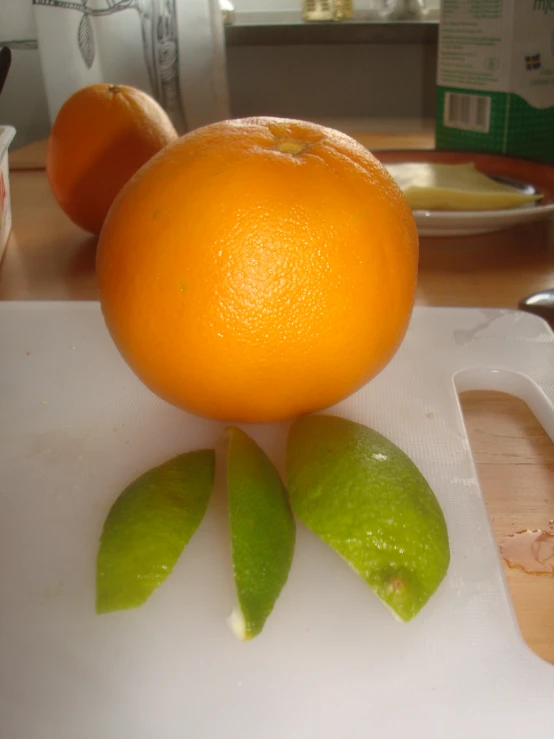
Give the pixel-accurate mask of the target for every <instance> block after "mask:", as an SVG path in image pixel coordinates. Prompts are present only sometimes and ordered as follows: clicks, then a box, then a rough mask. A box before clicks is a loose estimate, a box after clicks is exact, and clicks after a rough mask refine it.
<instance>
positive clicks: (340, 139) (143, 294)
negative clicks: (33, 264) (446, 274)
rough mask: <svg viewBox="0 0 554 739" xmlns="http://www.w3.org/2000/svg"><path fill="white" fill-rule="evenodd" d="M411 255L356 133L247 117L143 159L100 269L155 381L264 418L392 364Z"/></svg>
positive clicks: (304, 405) (413, 263)
mask: <svg viewBox="0 0 554 739" xmlns="http://www.w3.org/2000/svg"><path fill="white" fill-rule="evenodd" d="M417 262H418V237H417V231H416V226H415V223H414V219H413V217H412V213H411V210H410V207H409V206H408V203H407V201H406V199H405V197H404V195H403V194H402V192H401V190H400V188H399V187H398V186H397V185H396V183H395V182H394V180H393V179H392V177H391V176H390V175H389V173H388V172H387V170H386V169H385V168H384V166H383V165H382V164H380V162H378V161H377V159H375V157H373V156H372V154H370V153H369V152H368V151H367V150H366V149H365V148H364V147H363V146H361V144H359V143H357V142H356V141H354V140H353V139H351V138H350V137H348V136H346V135H344V134H342V133H339V132H338V131H334V130H331V129H328V128H324V127H322V126H318V125H315V124H310V123H305V122H302V121H294V120H285V119H278V118H250V119H242V120H231V121H225V122H221V123H215V124H212V125H209V126H205V127H203V128H199V129H196V130H194V131H192V132H191V133H189V134H187V135H186V136H184V137H182V138H181V139H180V140H179V141H177V142H176V143H174V144H171V145H170V146H168V147H167V148H166V149H164V151H162V152H160V154H158V155H157V156H156V157H154V158H153V159H152V160H151V161H150V162H149V163H148V164H147V165H146V166H145V167H143V169H142V170H141V171H140V172H139V173H138V174H137V175H136V176H135V177H134V178H133V179H132V180H131V181H130V182H129V183H128V184H127V185H126V186H125V187H124V188H123V190H122V191H121V193H120V195H119V197H118V198H117V199H116V201H115V203H114V206H113V208H112V209H111V211H110V213H109V215H108V218H107V219H106V223H105V225H104V228H103V230H102V234H101V236H100V240H99V244H98V252H97V274H98V280H99V288H100V298H101V303H102V310H103V314H104V318H105V321H106V324H107V327H108V329H109V331H110V333H111V336H112V337H113V340H114V342H115V344H116V345H117V347H118V348H119V350H120V352H121V353H122V355H123V357H124V358H125V359H126V361H127V362H128V363H129V365H130V366H131V368H132V369H133V370H134V371H135V372H136V374H137V375H138V376H139V377H140V378H141V379H142V381H143V382H144V383H145V384H146V385H147V386H148V387H149V388H150V389H151V390H153V391H154V392H155V393H156V394H158V395H159V396H161V397H162V398H165V399H166V400H167V401H169V402H170V403H173V404H175V405H177V406H179V407H181V408H184V409H186V410H188V411H191V412H193V413H196V414H199V415H202V416H208V417H213V418H218V419H222V420H234V421H251V422H266V421H275V420H280V419H287V418H291V417H294V416H297V415H300V414H304V413H308V412H310V411H314V410H317V409H321V408H325V407H327V406H329V405H332V404H334V403H336V402H337V401H339V400H341V399H342V398H344V397H346V396H347V395H349V394H350V393H352V392H353V391H354V390H356V389H357V388H359V387H360V386H361V385H363V384H364V383H365V382H367V381H368V380H369V379H371V378H372V377H373V376H375V375H376V374H377V373H378V372H379V371H380V370H381V369H382V368H383V367H384V366H385V365H386V364H387V362H388V361H389V360H390V359H391V357H392V356H393V355H394V353H395V352H396V350H397V348H398V346H399V345H400V343H401V341H402V339H403V337H404V333H405V331H406V328H407V325H408V321H409V318H410V315H411V311H412V306H413V301H414V292H415V285H416V277H417Z"/></svg>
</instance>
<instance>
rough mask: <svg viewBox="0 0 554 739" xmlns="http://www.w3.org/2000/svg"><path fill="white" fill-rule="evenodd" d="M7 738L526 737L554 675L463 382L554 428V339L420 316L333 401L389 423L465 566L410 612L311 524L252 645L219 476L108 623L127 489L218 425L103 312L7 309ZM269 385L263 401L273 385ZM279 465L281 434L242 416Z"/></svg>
mask: <svg viewBox="0 0 554 739" xmlns="http://www.w3.org/2000/svg"><path fill="white" fill-rule="evenodd" d="M0 348H1V354H0V405H1V407H0V433H1V439H0V442H1V443H0V480H1V489H0V527H1V531H0V600H1V607H0V737H1V739H189V738H190V739H220V738H223V737H225V739H368V738H369V737H376V738H377V739H388V738H389V737H393V738H396V737H410V738H411V739H445V738H448V739H485V738H486V739H497V737H502V739H512V738H513V739H516V738H517V739H521V737H522V736H525V735H526V733H527V731H528V730H529V727H530V726H531V725H534V726H539V727H541V731H542V730H544V731H546V732H547V733H548V727H549V726H550V727H552V726H554V668H553V667H552V666H551V665H549V664H547V663H546V662H543V661H542V660H540V659H539V658H538V657H536V656H535V655H534V654H533V653H532V652H531V651H530V650H529V649H528V648H527V647H526V646H525V644H524V643H523V641H522V639H521V636H520V634H519V631H518V627H517V624H516V620H515V617H514V613H513V610H512V606H511V601H510V598H509V596H508V593H507V588H506V583H505V581H504V578H503V570H502V565H501V561H500V559H499V555H498V551H497V547H496V544H495V541H494V538H493V534H492V531H491V526H490V522H489V518H488V515H487V511H486V507H485V503H484V500H483V496H482V493H481V490H480V488H479V484H478V481H477V478H476V473H475V468H474V465H473V462H472V457H471V452H470V448H469V444H468V440H467V436H466V433H465V430H464V424H463V420H462V416H461V413H460V408H459V404H458V398H457V394H456V389H458V390H462V389H470V388H487V389H499V390H505V391H508V392H513V393H515V394H518V395H519V396H520V397H522V398H523V399H524V400H526V401H527V403H528V404H529V405H530V407H531V408H532V410H533V411H534V412H535V414H536V415H537V416H538V417H539V420H541V422H542V423H543V425H544V427H545V429H546V431H547V432H548V433H549V434H550V436H551V437H554V409H553V401H554V335H553V334H552V332H551V331H550V330H549V329H548V327H547V325H546V324H545V323H544V322H542V321H541V320H540V319H538V318H536V317H534V316H531V315H529V314H525V313H519V312H512V311H497V310H474V309H432V308H428V309H418V310H416V311H415V314H414V317H413V320H412V324H411V327H410V330H409V332H408V335H407V337H406V340H405V341H404V343H403V345H402V347H401V349H400V351H399V353H398V354H397V356H396V357H395V359H394V360H393V362H392V363H391V364H390V365H389V366H388V367H387V368H386V369H385V371H383V373H382V374H381V375H380V376H379V377H378V378H376V379H375V380H374V381H373V382H371V383H370V384H369V385H367V386H366V387H365V388H363V389H362V390H360V391H359V392H358V393H357V394H356V395H354V396H353V397H351V398H349V399H348V400H346V401H344V402H343V403H341V404H340V405H338V406H337V407H336V408H334V409H333V412H336V413H337V414H340V415H343V416H345V417H347V418H351V419H354V420H356V421H361V422H363V423H366V424H368V425H370V426H373V427H375V428H377V429H378V430H379V431H381V432H383V433H384V434H386V435H387V436H389V437H390V438H391V439H392V440H393V441H395V442H396V443H397V444H399V445H400V446H401V447H402V448H403V449H404V450H405V451H406V452H407V453H408V454H409V455H410V456H411V457H412V459H413V460H414V461H415V462H416V464H417V465H419V467H420V468H421V470H422V471H423V473H424V474H425V475H426V477H427V478H428V480H429V481H430V483H431V485H432V487H433V488H434V490H435V492H436V494H437V496H438V498H439V500H440V503H441V505H442V507H443V509H444V512H445V515H446V520H447V524H448V528H449V532H450V540H451V548H452V563H451V566H450V570H449V572H448V575H447V577H446V579H445V581H444V582H443V584H442V585H441V587H440V589H439V591H438V592H437V593H436V594H435V596H434V597H433V598H432V600H431V601H430V602H429V604H428V605H427V606H426V607H425V608H424V610H423V611H422V612H421V613H420V614H419V616H417V617H416V618H415V619H414V620H413V621H412V622H410V623H409V624H402V623H398V622H397V621H395V620H394V619H393V618H392V617H391V615H390V613H389V612H388V610H387V609H386V608H385V607H383V605H381V604H380V603H379V602H378V600H377V599H376V597H375V596H374V595H373V594H372V592H371V591H370V590H369V589H368V588H367V586H366V585H365V584H364V583H363V582H362V581H361V580H360V579H359V578H358V577H357V576H356V575H355V574H354V573H353V572H351V571H350V569H349V568H348V566H347V565H346V564H345V563H344V562H342V561H341V560H340V559H339V558H338V557H337V556H336V555H335V554H334V553H333V552H332V551H331V550H329V549H327V548H326V547H325V545H323V544H322V543H321V542H319V541H318V540H317V539H316V538H315V537H314V536H313V535H312V534H311V533H309V532H308V531H306V530H305V529H304V528H303V527H302V526H299V527H298V540H297V548H296V554H295V558H294V562H293V566H292V571H291V574H290V578H289V581H288V583H287V585H286V587H285V589H284V591H283V593H282V595H281V597H280V599H279V601H278V603H277V606H276V609H275V611H274V613H273V614H272V616H271V617H270V619H269V621H268V622H267V624H266V628H265V630H264V632H263V633H262V634H261V636H259V637H258V638H256V639H255V640H253V641H252V642H249V643H241V642H239V641H237V639H236V638H235V637H234V636H233V635H232V633H231V632H230V631H229V629H228V627H227V625H226V618H227V616H228V614H229V613H230V611H231V609H232V606H233V604H234V595H233V585H232V577H231V568H230V557H229V549H228V548H229V543H228V540H227V528H226V526H227V524H226V520H225V514H224V503H223V502H222V501H223V497H224V496H223V495H222V489H221V488H222V486H221V484H220V483H218V485H217V486H216V490H215V491H214V495H213V498H212V504H211V506H210V509H209V511H208V514H207V516H206V518H205V520H204V522H203V523H202V525H201V527H200V529H199V531H198V532H197V534H196V535H195V536H194V538H193V540H192V541H191V543H190V545H189V546H188V548H187V549H186V550H185V552H184V555H183V556H182V558H181V559H180V561H179V563H178V566H177V567H176V569H175V571H174V572H173V574H172V575H171V576H170V577H169V578H168V580H167V581H166V582H165V583H164V584H163V585H162V586H161V588H160V589H159V590H158V591H157V592H156V593H155V594H154V595H153V596H152V598H151V599H150V600H149V602H148V603H147V604H146V605H145V606H144V607H142V608H140V609H138V610H135V611H127V612H121V613H114V614H106V615H103V616H97V615H95V612H94V577H95V572H94V568H95V556H96V549H97V541H98V537H99V534H100V532H101V528H102V524H103V521H104V518H105V516H106V514H107V512H108V510H109V508H110V505H111V504H112V502H113V500H114V499H115V497H116V496H117V494H118V493H119V492H120V491H121V490H122V489H123V487H124V486H125V485H126V484H127V483H128V482H129V481H130V480H131V479H133V478H134V477H135V476H137V475H138V474H139V473H141V472H143V471H144V470H146V469H148V468H149V467H151V466H153V465H155V464H158V463H160V462H162V461H164V460H166V459H168V458H170V457H171V456H173V455H175V454H177V453H180V452H183V451H186V450H190V449H193V448H199V447H203V446H206V445H207V446H212V445H213V444H214V442H215V441H216V438H217V437H218V435H219V434H220V432H221V430H222V428H223V426H222V424H219V423H215V422H211V421H206V420H201V419H199V418H196V417H193V416H190V415H188V414H185V413H183V412H181V411H178V410H176V409H174V408H172V407H171V406H169V405H167V404H165V403H164V402H162V401H160V400H158V399H157V398H155V397H154V396H153V395H152V394H150V392H148V391H147V390H146V389H145V388H144V387H143V386H142V385H141V384H140V382H139V381H138V380H137V379H136V378H135V377H134V376H133V374H132V373H131V372H130V370H128V369H127V367H126V366H125V364H124V363H123V361H122V360H121V358H120V357H119V355H118V353H117V351H116V350H115V348H114V347H113V345H112V343H111V340H110V338H109V337H108V334H107V332H106V330H105V327H104V324H103V321H102V318H101V315H100V310H99V307H98V305H97V304H95V303H48V304H45V303H19V304H17V303H12V304H9V303H4V304H1V305H0ZM270 390H271V389H270V388H268V391H269V392H270ZM244 428H246V430H247V431H249V432H250V433H251V434H252V435H253V436H254V437H255V438H256V439H257V440H258V441H259V442H260V443H261V444H262V446H263V447H264V448H265V449H266V451H267V452H268V453H269V454H270V455H271V457H272V458H273V459H274V460H276V461H277V462H278V463H279V464H281V462H282V458H283V451H284V440H285V436H286V431H287V428H288V426H287V424H282V425H279V426H260V427H254V426H250V427H244Z"/></svg>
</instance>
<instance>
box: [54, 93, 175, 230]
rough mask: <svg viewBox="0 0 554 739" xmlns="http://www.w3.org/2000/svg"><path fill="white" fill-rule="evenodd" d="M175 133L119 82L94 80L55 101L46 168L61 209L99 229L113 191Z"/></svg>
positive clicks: (151, 104)
mask: <svg viewBox="0 0 554 739" xmlns="http://www.w3.org/2000/svg"><path fill="white" fill-rule="evenodd" d="M177 138H178V136H177V132H176V131H175V128H174V126H173V124H172V123H171V121H170V120H169V117H168V116H167V114H166V113H165V111H164V110H163V108H161V106H160V105H158V103H157V102H156V101H155V100H153V98H151V97H150V96H149V95H147V94H146V93H144V92H141V91H140V90H136V89H135V88H133V87H126V86H124V85H109V84H96V85H90V86H89V87H84V88H83V89H81V90H78V91H77V92H76V93H74V94H73V95H72V96H71V97H70V98H68V100H66V102H65V103H64V104H63V106H62V107H61V109H60V111H59V113H58V115H57V117H56V120H55V121H54V125H53V126H52V131H51V133H50V137H49V139H48V148H47V154H46V174H47V175H48V181H49V182H50V187H51V189H52V192H53V193H54V197H55V198H56V200H57V201H58V203H59V205H60V207H61V208H62V210H63V211H64V212H65V213H66V214H67V215H68V216H69V217H70V218H71V220H72V221H73V222H74V223H76V224H77V225H78V226H80V227H81V228H84V229H85V230H86V231H91V232H92V233H100V229H101V228H102V224H103V222H104V219H105V217H106V213H107V212H108V210H109V208H110V206H111V204H112V203H113V200H114V198H115V196H116V195H117V193H118V192H119V191H120V190H121V188H122V187H123V185H124V184H125V183H126V182H127V181H128V180H129V179H130V178H131V176H132V175H133V174H134V173H135V172H136V171H137V169H139V168H140V167H142V165H143V164H144V163H145V162H147V161H148V160H149V159H150V157H152V156H153V155H154V154H156V153H157V152H158V151H160V149H162V148H163V147H164V146H165V145H166V144H169V143H170V142H171V141H175V140H176V139H177Z"/></svg>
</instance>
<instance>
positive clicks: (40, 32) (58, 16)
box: [0, 0, 439, 148]
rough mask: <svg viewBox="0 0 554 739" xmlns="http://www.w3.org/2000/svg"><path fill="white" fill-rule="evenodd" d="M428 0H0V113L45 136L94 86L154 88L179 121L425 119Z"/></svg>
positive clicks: (430, 90) (434, 24)
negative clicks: (1, 60)
mask: <svg viewBox="0 0 554 739" xmlns="http://www.w3.org/2000/svg"><path fill="white" fill-rule="evenodd" d="M438 15H439V0H354V2H349V0H304V2H302V0H74V1H73V2H71V1H67V2H66V1H65V0H34V1H32V0H25V1H23V0H2V2H1V3H0V47H3V46H7V47H9V48H10V49H11V52H12V63H11V69H10V71H9V75H8V77H7V80H6V83H5V86H4V89H3V92H2V95H1V96H0V121H1V122H2V123H3V124H10V125H13V126H15V128H16V129H17V136H16V140H15V141H14V145H13V148H18V147H20V146H23V145H25V144H27V143H30V142H32V141H35V140H38V139H42V138H45V137H46V136H47V135H48V131H49V129H50V125H51V122H52V120H53V118H54V117H55V115H56V113H57V111H58V110H59V107H60V106H61V104H62V103H63V102H64V100H65V99H67V97H69V95H70V94H72V92H74V91H75V90H76V89H78V88H80V87H83V86H85V85H88V84H92V83H93V82H100V81H106V82H113V83H121V84H131V85H134V86H136V87H139V88H141V89H144V90H145V91H147V92H149V93H150V94H153V95H154V97H156V98H157V99H158V100H159V101H160V102H161V103H162V105H163V106H164V107H165V108H166V110H167V111H168V113H169V114H170V116H171V117H172V119H173V121H174V123H175V125H176V126H177V128H178V130H180V131H183V132H184V131H185V130H188V129H191V128H194V127H196V126H198V125H203V124H204V123H208V122H210V121H212V120H217V119H221V118H225V117H229V116H233V117H242V116H249V115H257V114H259V115H276V116H289V117H296V118H303V119H307V120H314V121H319V122H323V123H327V124H329V125H333V126H335V127H337V128H347V129H348V130H349V131H352V130H355V129H356V127H357V126H359V127H360V129H364V130H371V128H372V127H373V126H375V128H379V129H380V130H383V127H384V126H385V127H387V126H391V127H395V128H396V129H400V130H401V129H402V128H403V127H404V126H405V128H406V130H411V131H414V130H417V129H418V128H421V129H426V128H428V129H429V130H431V129H432V128H433V126H434V111H435V90H436V55H437V35H438V34H437V30H438Z"/></svg>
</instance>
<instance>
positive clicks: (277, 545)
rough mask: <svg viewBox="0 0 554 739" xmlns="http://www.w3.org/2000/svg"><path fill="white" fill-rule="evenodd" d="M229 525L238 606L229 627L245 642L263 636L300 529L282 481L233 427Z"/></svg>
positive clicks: (245, 435)
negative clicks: (296, 525)
mask: <svg viewBox="0 0 554 739" xmlns="http://www.w3.org/2000/svg"><path fill="white" fill-rule="evenodd" d="M228 433H229V448H228V457H227V487H228V493H229V525H230V531H231V549H232V558H233V575H234V580H235V588H236V592H237V598H238V605H237V607H236V609H235V610H234V611H233V613H232V614H231V617H230V619H229V624H230V626H231V629H232V630H233V632H234V633H235V635H236V636H237V637H238V638H239V639H242V640H247V639H251V638H252V637H254V636H256V635H257V634H259V633H260V632H261V630H262V629H263V626H264V624H265V622H266V619H267V618H268V616H269V614H270V613H271V611H272V610H273V607H274V605H275V602H276V600H277V598H278V597H279V594H280V592H281V590H282V588H283V586H284V584H285V582H286V581H287V578H288V574H289V571H290V567H291V564H292V556H293V552H294V544H295V538H296V527H295V523H294V518H293V516H292V512H291V510H290V506H289V503H288V499H287V493H286V490H285V487H284V485H283V483H282V482H281V478H280V477H279V474H278V472H277V470H276V469H275V467H274V466H273V464H272V463H271V461H270V460H269V459H268V457H267V455H266V454H265V452H263V451H262V449H260V447H259V446H258V445H257V444H256V443H255V442H254V441H253V440H252V439H251V438H250V437H249V436H248V435H247V434H245V433H244V432H243V431H241V430H240V429H238V428H234V427H233V428H230V429H229V430H228Z"/></svg>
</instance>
